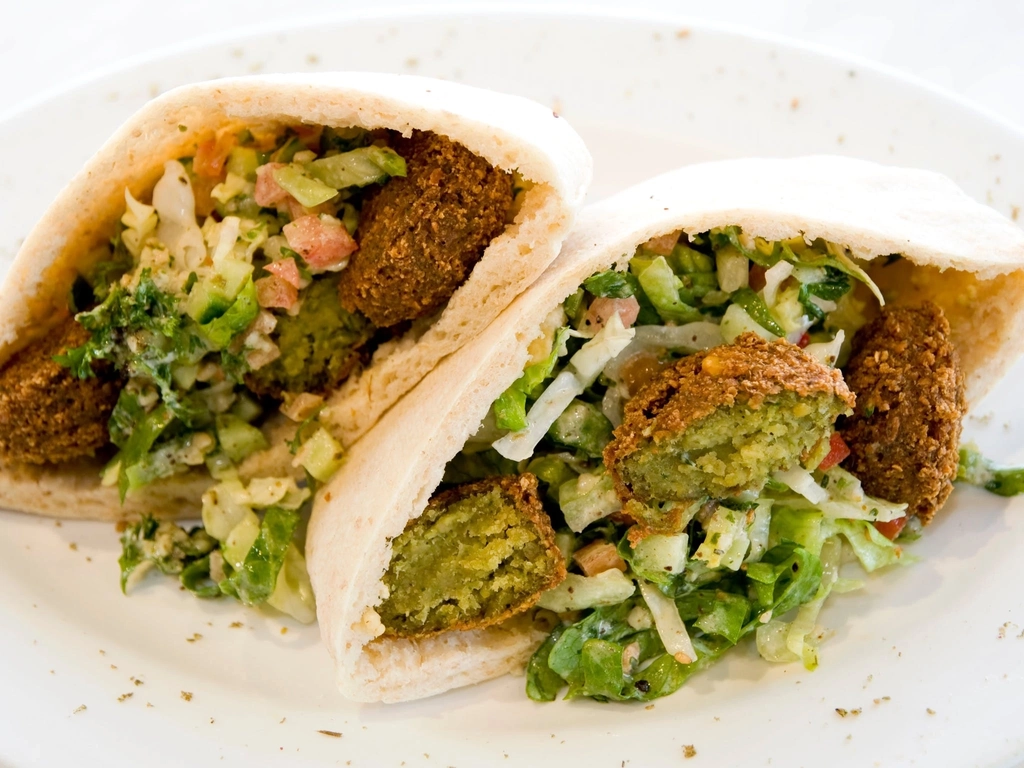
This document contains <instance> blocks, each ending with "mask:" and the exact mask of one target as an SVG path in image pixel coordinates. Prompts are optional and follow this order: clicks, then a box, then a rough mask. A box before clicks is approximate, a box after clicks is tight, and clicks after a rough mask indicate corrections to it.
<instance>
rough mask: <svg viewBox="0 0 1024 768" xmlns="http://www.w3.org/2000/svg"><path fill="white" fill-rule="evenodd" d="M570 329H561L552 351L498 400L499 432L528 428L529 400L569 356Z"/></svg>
mask: <svg viewBox="0 0 1024 768" xmlns="http://www.w3.org/2000/svg"><path fill="white" fill-rule="evenodd" d="M568 337H569V329H568V328H565V327H563V328H559V329H558V330H557V331H555V337H554V340H553V341H552V344H551V352H550V353H549V354H548V356H547V357H546V358H544V359H543V360H541V361H539V362H536V363H534V364H532V365H528V366H527V367H526V369H525V370H524V371H523V374H522V375H521V376H520V377H519V378H518V379H516V380H515V382H513V383H512V385H511V386H510V387H509V388H508V389H506V390H505V391H504V392H502V393H501V395H499V396H498V399H497V400H495V401H494V405H493V409H494V422H495V426H496V427H497V428H498V429H503V430H512V431H518V430H521V429H526V427H527V424H528V422H527V419H526V400H527V398H528V397H530V396H532V395H533V393H534V390H535V389H537V387H539V386H540V385H541V384H543V383H544V382H545V381H546V380H547V379H548V378H550V376H551V374H552V372H553V371H554V369H555V364H556V363H557V362H558V358H559V357H560V356H562V355H564V354H565V353H566V349H565V342H566V340H567V339H568Z"/></svg>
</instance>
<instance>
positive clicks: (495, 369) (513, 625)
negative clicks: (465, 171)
mask: <svg viewBox="0 0 1024 768" xmlns="http://www.w3.org/2000/svg"><path fill="white" fill-rule="evenodd" d="M733 224H736V225H740V226H741V227H742V228H743V231H744V232H745V233H747V234H750V235H760V236H763V237H765V238H767V239H769V240H779V239H782V238H789V237H795V236H798V235H808V236H811V237H824V238H826V239H828V240H830V241H833V242H836V243H842V244H845V245H848V246H850V247H851V248H853V249H854V251H855V252H856V253H857V254H858V255H859V256H860V257H862V258H864V259H867V260H869V261H873V260H875V259H877V258H878V257H881V256H885V255H888V254H894V253H901V254H903V255H904V256H905V257H906V258H905V259H903V260H902V262H901V263H899V267H898V268H899V270H900V271H899V272H898V273H897V272H894V273H893V274H896V275H899V277H897V278H893V279H891V280H888V282H889V283H891V284H888V285H887V286H886V287H887V288H888V289H889V290H890V291H891V295H892V296H893V297H894V298H895V299H896V300H897V301H901V300H908V301H909V300H917V299H918V298H921V297H929V298H932V299H933V300H935V301H936V302H938V303H939V304H940V305H942V307H943V309H944V310H945V312H946V314H947V316H948V318H949V320H950V324H951V326H952V329H953V337H954V340H955V341H956V344H957V346H958V347H959V350H960V355H961V358H962V361H963V366H964V369H965V373H966V376H967V381H968V382H969V393H970V396H971V398H972V399H973V400H975V401H976V400H977V399H978V398H980V397H981V396H982V395H983V394H984V392H985V391H987V389H988V388H989V387H991V386H992V384H993V383H994V382H995V380H996V379H997V378H998V377H999V376H1000V375H1002V374H1003V373H1004V372H1005V371H1006V369H1007V368H1008V367H1009V365H1010V364H1011V363H1012V362H1013V361H1014V360H1015V359H1016V358H1017V357H1018V356H1019V355H1020V353H1021V351H1022V349H1021V345H1022V344H1024V232H1021V230H1020V229H1018V228H1017V227H1016V226H1015V225H1014V224H1012V223H1011V222H1010V221H1008V220H1007V219H1005V218H1003V217H1002V216H999V215H998V214H997V213H995V212H994V211H992V210H991V209H989V208H987V207H985V206H982V205H979V204H978V203H976V202H974V201H973V200H971V199H970V198H969V197H967V196H966V195H965V194H964V193H963V192H961V191H960V190H959V189H958V188H957V187H956V186H955V185H954V184H953V183H952V182H951V181H949V180H948V179H946V178H944V177H942V176H939V175H936V174H933V173H926V172H922V171H913V170H904V169H897V168H886V167H883V166H879V165H875V164H873V163H868V162H862V161H858V160H850V159H844V158H838V157H810V158H803V159H794V160H736V161H728V162H720V163H708V164H703V165H697V166H691V167H688V168H684V169H681V170H678V171H675V172H672V173H668V174H665V175H663V176H660V177H658V178H655V179H653V180H651V181H648V182H645V183H643V184H639V185H637V186H635V187H633V188H631V189H628V190H626V191H624V192H622V193H620V194H618V195H615V196H614V197H611V198H609V199H607V200H604V201H602V202H600V203H598V204H596V205H592V206H590V207H588V208H586V209H584V211H583V213H582V214H581V215H580V218H579V221H578V223H577V226H576V228H575V230H574V231H573V233H572V235H570V237H569V239H568V240H567V241H566V244H565V246H564V248H563V251H562V254H561V255H560V256H559V258H558V260H557V261H556V262H555V263H554V264H553V265H552V266H551V268H550V269H549V270H548V271H547V273H546V274H545V275H544V276H543V277H542V278H541V279H540V280H539V281H538V282H537V283H535V284H534V286H533V287H532V288H531V289H530V290H529V291H528V292H527V293H525V294H524V295H523V296H521V297H519V299H518V300H517V301H516V302H515V303H513V304H512V305H511V306H510V307H509V308H508V309H507V310H506V311H505V312H504V313H503V314H502V316H501V317H500V318H498V320H497V321H496V322H495V323H494V325H493V326H492V327H491V328H490V329H488V331H487V333H486V334H485V335H483V336H481V337H479V338H477V339H476V340H475V341H474V342H473V343H471V344H469V345H467V346H466V347H465V348H464V349H463V350H462V351H461V352H459V354H457V355H454V356H452V357H451V358H449V359H448V360H446V361H445V362H444V363H443V364H442V365H441V366H439V367H438V368H437V369H436V370H435V371H434V372H433V373H432V374H431V375H430V376H428V377H426V378H425V379H424V380H423V381H422V382H421V383H420V385H419V386H418V387H417V388H416V389H415V390H413V391H412V392H411V393H410V394H409V395H408V396H407V397H406V398H404V399H403V400H402V401H401V402H400V403H399V404H398V406H396V407H395V408H394V409H393V410H392V411H391V412H389V413H388V414H386V415H385V417H384V418H383V419H382V420H381V421H380V422H379V423H378V424H377V426H376V427H375V428H374V429H373V430H372V431H371V432H370V433H369V434H368V435H367V436H366V438H365V439H364V440H362V441H360V443H359V444H357V445H356V446H355V448H354V449H353V451H352V453H351V455H350V456H349V459H348V462H347V463H346V465H345V466H344V467H343V468H342V469H341V470H340V471H339V473H338V475H337V476H336V477H335V478H334V479H333V480H332V481H331V483H330V484H329V485H328V486H327V487H326V488H325V489H323V490H322V491H321V493H320V495H319V497H318V499H317V504H316V506H315V508H314V514H313V519H312V521H311V523H310V528H309V535H308V539H307V546H306V552H307V558H308V566H309V572H310V576H311V577H312V582H313V588H314V591H315V592H316V595H317V614H318V617H319V620H320V628H321V632H322V634H323V638H324V641H325V642H326V643H327V647H328V650H329V652H330V654H331V656H332V657H333V659H334V663H335V668H336V671H337V682H338V686H339V688H340V689H341V692H342V693H343V694H344V695H345V696H347V697H348V698H351V699H354V700H358V701H385V702H393V701H404V700H408V699H414V698H419V697H423V696H429V695H432V694H435V693H437V692H439V691H444V690H447V689H450V688H454V687H457V686H461V685H466V684H469V683H473V682H478V681H481V680H486V679H488V678H491V677H493V676H495V675H497V674H501V673H504V672H509V671H513V670H516V669H518V668H521V666H522V664H523V663H524V662H525V660H526V659H527V658H528V657H529V654H530V653H531V652H532V650H533V648H535V647H536V645H537V643H538V641H539V640H540V638H542V637H543V636H544V634H545V633H543V632H541V631H538V630H537V629H536V628H534V627H532V626H531V625H530V623H529V619H528V617H519V618H518V619H517V620H516V621H515V622H509V623H506V624H505V625H501V626H498V627H495V628H492V629H488V630H484V631H481V632H461V633H460V632H449V633H446V634H442V635H439V636H434V637H430V638H427V639H424V640H396V639H392V638H382V637H380V635H381V633H382V632H383V626H382V625H381V623H380V620H379V617H378V616H377V614H376V613H375V612H374V610H373V607H374V606H376V605H379V604H380V602H381V601H382V600H383V599H384V598H385V596H386V590H385V588H384V586H383V584H382V582H381V577H382V575H383V574H384V573H385V571H386V570H387V567H388V564H389V562H390V558H391V550H390V540H391V539H392V538H393V537H394V536H397V535H398V534H399V533H401V531H402V530H403V529H404V528H405V526H406V524H407V523H408V521H409V520H411V519H413V518H415V517H417V516H418V515H419V514H421V513H422V511H423V509H424V508H425V507H426V504H427V501H428V499H429V498H430V496H431V494H432V493H433V491H434V489H435V488H436V487H437V485H438V483H439V482H440V481H441V477H442V475H443V472H444V467H445V464H446V463H447V462H448V461H449V460H450V459H451V458H452V457H453V456H454V455H455V454H456V453H457V452H458V451H459V450H460V449H461V448H462V446H463V444H464V443H465V441H466V439H467V438H468V437H469V436H471V435H472V434H473V433H474V432H475V431H476V429H477V428H478V426H479V424H480V422H481V420H482V419H483V417H484V415H485V414H486V413H487V411H488V409H489V407H490V405H491V403H492V402H493V401H494V399H495V398H496V397H497V396H498V395H499V394H500V393H501V392H502V391H504V390H505V389H506V388H507V387H508V386H509V385H510V384H511V383H512V382H513V381H514V380H515V379H516V378H517V377H518V376H519V374H520V373H521V372H522V370H523V367H524V365H525V363H526V361H527V359H528V354H527V346H528V345H529V343H530V342H531V341H532V340H533V339H534V338H537V337H538V336H539V335H540V332H541V330H540V329H541V322H542V321H543V320H544V318H545V317H546V316H547V315H548V313H549V312H550V311H551V310H552V309H553V308H554V307H555V306H556V305H557V304H558V303H560V302H561V301H563V300H564V299H565V298H566V297H567V296H569V295H570V294H571V293H573V292H574V291H575V290H576V288H577V287H578V286H579V284H580V283H581V282H582V281H583V280H584V279H586V278H587V277H589V276H590V275H591V274H593V273H594V272H597V271H600V270H604V269H607V268H609V267H610V266H612V265H619V266H620V267H623V268H624V267H625V265H626V264H627V263H628V260H629V258H630V257H631V256H632V255H633V253H634V252H635V249H636V247H637V246H638V245H639V244H641V243H644V242H646V241H647V240H648V239H650V238H651V237H656V236H659V235H662V234H665V233H667V232H672V231H675V230H677V229H680V228H681V229H683V230H684V231H686V232H690V233H698V232H703V231H706V230H708V229H711V228H713V227H718V226H727V225H733ZM879 263H880V262H875V264H879ZM889 269H891V268H889ZM876 271H877V270H876ZM382 468H385V469H383V471H382Z"/></svg>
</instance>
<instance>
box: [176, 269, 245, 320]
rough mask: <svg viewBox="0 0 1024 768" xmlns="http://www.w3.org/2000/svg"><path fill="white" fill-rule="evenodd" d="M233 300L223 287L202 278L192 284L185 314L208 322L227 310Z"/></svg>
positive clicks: (186, 301)
mask: <svg viewBox="0 0 1024 768" xmlns="http://www.w3.org/2000/svg"><path fill="white" fill-rule="evenodd" d="M233 301H234V298H232V297H231V296H228V295H227V294H226V293H225V292H224V290H223V289H222V288H220V287H217V286H214V285H212V284H210V283H209V282H208V281H205V280H202V281H199V282H197V283H196V284H195V285H193V286H192V290H191V292H190V293H189V295H188V298H187V299H185V314H187V315H188V316H189V317H191V318H192V319H193V320H195V321H196V322H197V323H200V324H202V323H208V322H210V321H211V320H213V319H214V318H217V317H220V316H221V315H223V314H224V313H225V312H227V310H228V307H230V306H231V304H232V302H233Z"/></svg>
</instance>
